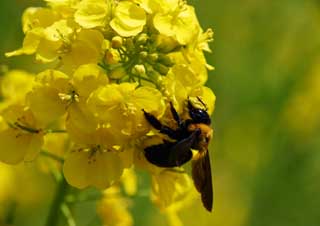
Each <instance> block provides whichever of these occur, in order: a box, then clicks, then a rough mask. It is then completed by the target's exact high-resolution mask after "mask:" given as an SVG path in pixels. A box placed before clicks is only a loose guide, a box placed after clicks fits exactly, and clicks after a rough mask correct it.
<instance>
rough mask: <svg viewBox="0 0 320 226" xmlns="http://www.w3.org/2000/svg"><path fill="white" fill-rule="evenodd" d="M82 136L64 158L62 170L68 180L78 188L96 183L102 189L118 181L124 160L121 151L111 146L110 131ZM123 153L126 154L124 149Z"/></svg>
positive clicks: (113, 137)
mask: <svg viewBox="0 0 320 226" xmlns="http://www.w3.org/2000/svg"><path fill="white" fill-rule="evenodd" d="M83 138H84V139H83V140H82V141H81V143H79V144H78V145H77V146H75V147H74V148H73V149H72V151H71V152H70V153H69V155H68V156H67V158H66V160H65V163H64V166H63V172H64V175H65V177H66V180H67V181H68V183H69V184H71V185H73V186H75V187H77V188H85V187H88V186H95V187H97V188H101V189H103V188H107V187H109V186H111V185H112V184H114V183H115V182H117V181H119V180H120V176H121V175H122V173H123V170H124V167H125V165H124V164H125V163H124V161H125V160H122V157H123V156H122V155H120V152H121V151H122V150H120V151H119V150H117V147H116V146H115V145H114V142H115V141H116V138H115V134H113V131H112V130H111V129H108V128H100V129H97V130H96V131H95V132H93V133H90V134H87V136H85V137H83ZM123 152H124V154H126V153H125V150H123ZM128 154H130V153H128Z"/></svg>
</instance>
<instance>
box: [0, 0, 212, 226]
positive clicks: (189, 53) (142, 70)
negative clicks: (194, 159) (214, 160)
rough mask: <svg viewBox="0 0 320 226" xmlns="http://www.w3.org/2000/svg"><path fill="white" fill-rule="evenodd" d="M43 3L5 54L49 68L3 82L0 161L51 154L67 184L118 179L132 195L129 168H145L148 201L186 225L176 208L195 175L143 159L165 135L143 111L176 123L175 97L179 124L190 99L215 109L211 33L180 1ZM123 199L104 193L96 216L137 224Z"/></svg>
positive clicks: (113, 183) (29, 13)
mask: <svg viewBox="0 0 320 226" xmlns="http://www.w3.org/2000/svg"><path fill="white" fill-rule="evenodd" d="M45 2H46V3H47V6H45V7H37V8H35V7H31V8H28V9H26V10H25V12H24V14H23V17H22V30H23V32H24V34H25V37H24V40H23V44H22V47H21V48H20V49H18V50H15V51H12V52H8V53H7V54H6V55H7V56H8V57H11V56H17V55H22V54H27V55H35V59H36V61H37V62H39V63H43V64H47V63H51V64H47V65H48V66H47V69H46V70H44V71H42V72H40V73H38V74H37V75H27V74H23V73H20V72H19V73H18V72H17V71H16V72H10V73H9V75H10V77H8V76H7V77H4V78H3V79H2V91H1V96H3V98H4V100H3V102H1V107H0V116H1V117H0V161H2V162H5V163H10V164H16V163H19V162H21V161H31V160H33V159H34V158H35V157H36V156H37V155H38V154H39V153H44V152H45V153H46V154H47V155H49V156H50V155H51V156H52V155H55V156H56V159H58V160H60V162H63V166H62V167H61V168H62V171H63V174H64V177H65V178H66V181H67V182H68V183H69V184H70V185H72V186H74V187H77V188H80V189H84V188H86V187H90V186H94V187H97V188H99V189H106V188H110V189H111V190H112V189H114V188H115V187H117V186H119V182H122V184H123V187H124V191H125V192H126V193H127V194H128V195H129V196H131V195H135V194H136V193H139V191H138V190H137V179H136V176H137V175H136V174H135V172H134V170H133V169H142V170H145V171H148V172H149V173H150V175H151V177H152V194H151V199H152V201H153V202H154V203H155V204H156V205H157V206H159V207H160V209H161V210H163V212H164V213H166V214H167V215H168V217H169V218H170V219H171V221H176V222H178V223H177V224H180V223H179V222H180V221H179V219H178V218H177V215H176V212H177V211H178V210H180V209H181V206H183V205H184V203H185V200H190V199H192V198H190V197H194V194H195V193H194V192H193V191H194V188H193V185H192V181H191V179H190V177H189V176H188V174H187V173H186V172H185V171H184V169H183V167H178V168H172V169H163V168H160V167H157V166H155V165H152V164H151V163H149V162H148V161H147V160H146V159H145V157H144V152H143V150H144V148H145V147H147V146H150V145H153V144H159V143H161V142H163V139H168V137H167V136H165V135H163V134H160V133H159V132H158V131H157V130H155V129H153V128H152V126H151V125H150V123H149V122H148V121H147V120H146V119H145V116H144V114H143V110H144V111H146V112H148V113H150V114H152V115H154V116H155V117H156V118H157V119H159V120H160V121H161V122H164V123H165V124H167V125H168V126H170V127H171V126H173V127H174V126H176V125H175V124H176V122H175V121H174V119H173V118H172V114H171V112H170V103H172V105H173V106H174V107H175V109H176V110H177V111H178V113H179V115H181V117H182V119H183V120H186V119H187V118H188V117H189V116H188V111H187V109H186V102H187V100H188V99H189V100H190V101H192V102H193V103H194V104H195V105H199V108H204V107H205V108H206V110H207V112H208V114H209V115H211V114H212V113H213V111H214V103H215V95H214V93H213V92H212V90H211V89H210V88H208V87H206V86H205V83H206V81H207V79H208V70H211V69H213V68H212V66H210V65H209V64H208V63H207V62H206V59H205V57H204V51H207V52H211V50H210V48H209V45H208V42H210V41H212V36H213V32H212V30H211V29H208V30H206V31H204V30H203V29H202V28H201V26H200V24H199V22H198V20H197V17H196V14H195V10H194V8H193V7H192V6H190V5H188V4H187V3H186V1H182V0H154V1H152V0H122V1H118V0H96V1H94V0H82V1H81V0H45ZM49 65H51V66H49ZM52 65H54V68H53V67H52ZM199 99H200V100H201V101H200V102H201V103H200V102H199ZM203 105H205V106H203ZM55 133H57V134H55ZM58 133H59V134H58ZM61 133H62V134H61ZM60 149H61V150H60ZM59 169H60V168H58V170H59ZM120 184H121V183H120ZM111 190H110V191H111ZM124 202H125V201H124V199H123V198H122V197H121V196H120V193H119V191H118V190H117V191H116V192H114V193H112V192H111V193H108V192H106V193H105V196H104V197H103V199H102V201H101V202H100V203H99V206H98V213H99V215H100V216H101V217H102V219H103V222H104V223H105V224H106V225H124V226H125V225H128V226H129V225H132V218H131V216H130V214H129V213H128V210H127V208H125V207H124V205H122V204H121V203H124ZM120 204H121V205H120ZM110 214H111V215H112V216H113V217H110ZM174 219H175V220H174Z"/></svg>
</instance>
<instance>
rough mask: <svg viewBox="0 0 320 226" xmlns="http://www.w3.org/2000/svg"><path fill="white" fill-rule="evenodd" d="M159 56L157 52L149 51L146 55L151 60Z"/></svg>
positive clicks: (155, 59)
mask: <svg viewBox="0 0 320 226" xmlns="http://www.w3.org/2000/svg"><path fill="white" fill-rule="evenodd" d="M158 58H159V56H158V54H157V53H151V54H149V55H148V59H149V60H151V61H157V60H158Z"/></svg>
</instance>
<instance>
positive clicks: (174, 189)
mask: <svg viewBox="0 0 320 226" xmlns="http://www.w3.org/2000/svg"><path fill="white" fill-rule="evenodd" d="M175 170H176V172H175ZM192 189H193V182H192V180H191V178H190V177H189V176H188V174H186V173H185V172H183V171H182V169H179V168H177V169H164V170H162V171H161V172H160V173H159V174H154V175H153V176H152V196H151V198H152V200H153V201H154V202H155V203H156V204H157V205H159V207H160V208H162V209H165V208H168V207H169V206H170V205H172V204H174V203H175V202H179V201H181V200H183V199H185V198H186V197H187V196H188V195H189V194H190V192H191V191H192Z"/></svg>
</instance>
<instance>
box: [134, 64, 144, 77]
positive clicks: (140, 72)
mask: <svg viewBox="0 0 320 226" xmlns="http://www.w3.org/2000/svg"><path fill="white" fill-rule="evenodd" d="M132 73H133V74H135V75H144V74H145V73H146V68H145V67H144V65H143V64H137V65H135V66H134V67H133V68H132Z"/></svg>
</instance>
